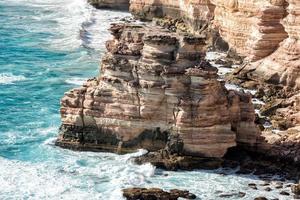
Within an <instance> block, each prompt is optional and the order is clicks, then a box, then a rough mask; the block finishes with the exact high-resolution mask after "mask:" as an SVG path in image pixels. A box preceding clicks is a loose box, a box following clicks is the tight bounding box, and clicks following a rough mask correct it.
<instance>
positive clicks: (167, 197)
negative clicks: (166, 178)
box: [123, 188, 196, 200]
mask: <svg viewBox="0 0 300 200" xmlns="http://www.w3.org/2000/svg"><path fill="white" fill-rule="evenodd" d="M123 196H124V197H125V198H126V199H127V200H141V199H143V200H177V199H178V198H184V199H196V195H194V194H192V193H190V192H189V191H186V190H177V189H174V190H170V192H165V191H163V190H162V189H159V188H149V189H146V188H129V189H124V190H123Z"/></svg>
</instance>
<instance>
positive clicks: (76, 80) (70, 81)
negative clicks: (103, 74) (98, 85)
mask: <svg viewBox="0 0 300 200" xmlns="http://www.w3.org/2000/svg"><path fill="white" fill-rule="evenodd" d="M86 80H87V79H86V78H79V77H74V78H69V79H67V80H66V83H68V84H73V85H83V84H84V83H85V82H86Z"/></svg>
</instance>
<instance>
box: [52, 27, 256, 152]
mask: <svg viewBox="0 0 300 200" xmlns="http://www.w3.org/2000/svg"><path fill="white" fill-rule="evenodd" d="M110 31H111V33H112V35H113V36H114V39H113V40H110V41H108V42H107V50H108V52H107V53H106V55H105V56H104V57H103V59H102V65H101V73H100V76H99V77H98V78H97V79H92V80H90V81H88V82H87V83H86V84H85V85H84V86H83V87H81V88H77V89H74V90H71V91H69V92H67V93H66V94H65V96H64V98H63V99H62V101H61V105H62V107H61V116H62V122H63V124H62V127H61V133H60V136H59V139H58V140H57V142H56V144H57V145H60V146H62V147H67V148H75V149H81V150H95V151H112V152H128V151H132V150H135V149H137V148H145V149H148V150H150V151H157V150H159V149H168V151H169V152H170V153H180V154H183V155H194V156H202V157H222V156H223V155H224V154H225V153H226V151H227V149H228V148H229V147H232V146H235V145H236V142H238V143H246V144H247V145H250V146H251V145H253V144H254V143H255V142H256V137H257V129H256V126H255V124H254V118H255V114H254V108H253V105H252V103H251V96H250V95H249V94H244V93H240V92H236V91H227V90H226V88H225V87H224V82H222V81H219V80H218V75H217V69H216V68H214V67H212V66H210V64H209V63H207V62H206V61H205V60H204V56H205V50H206V49H205V47H206V45H205V42H204V40H205V38H201V37H195V36H186V35H179V34H177V33H171V32H169V31H167V30H165V29H161V28H158V27H153V26H141V25H126V24H114V25H112V27H111V28H110Z"/></svg>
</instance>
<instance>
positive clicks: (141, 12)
mask: <svg viewBox="0 0 300 200" xmlns="http://www.w3.org/2000/svg"><path fill="white" fill-rule="evenodd" d="M130 11H131V12H132V13H133V14H134V15H135V16H137V17H138V18H141V19H148V20H152V19H153V18H154V17H159V18H162V17H168V18H177V19H178V18H180V19H183V20H184V21H185V23H187V24H188V25H189V26H190V27H193V28H194V29H195V30H198V29H201V28H202V27H203V26H204V25H206V24H207V22H208V21H209V20H211V19H212V18H213V12H214V5H213V4H212V3H210V1H209V0H176V1H174V0H173V1H170V0H159V1H157V0H150V1H145V0H131V1H130Z"/></svg>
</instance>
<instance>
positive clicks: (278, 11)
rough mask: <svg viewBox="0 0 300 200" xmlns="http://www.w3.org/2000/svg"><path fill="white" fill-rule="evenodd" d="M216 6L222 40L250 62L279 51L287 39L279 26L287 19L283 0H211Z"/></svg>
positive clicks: (217, 24) (217, 22)
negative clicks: (280, 44) (281, 43)
mask: <svg viewBox="0 0 300 200" xmlns="http://www.w3.org/2000/svg"><path fill="white" fill-rule="evenodd" d="M211 2H212V3H213V4H214V5H216V9H215V12H214V15H215V18H214V23H215V25H216V26H217V27H218V29H219V32H220V35H221V37H222V38H223V39H224V40H225V41H226V42H228V43H229V45H230V47H231V48H232V49H234V50H235V51H236V52H237V53H238V54H240V55H242V56H244V57H247V59H248V60H250V61H255V60H259V59H261V58H264V57H266V56H268V55H270V54H271V53H272V52H273V51H275V50H276V48H277V47H278V45H279V43H280V42H281V41H282V40H284V39H285V38H286V37H287V34H286V32H285V30H284V28H283V26H282V24H281V23H280V21H281V20H282V19H283V18H284V16H285V12H286V10H285V6H286V2H285V1H284V0H278V1H269V0H248V1H243V0H231V1H228V0H211Z"/></svg>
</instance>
